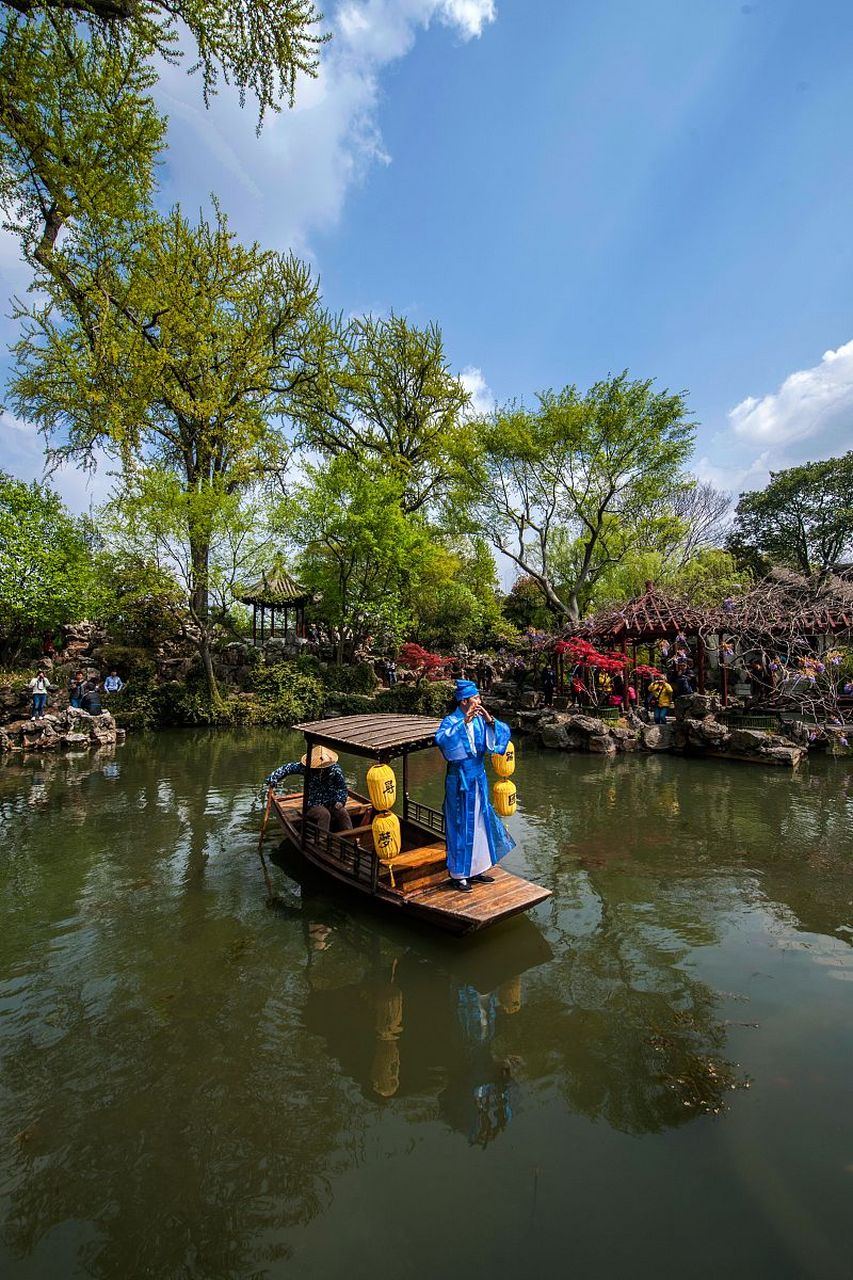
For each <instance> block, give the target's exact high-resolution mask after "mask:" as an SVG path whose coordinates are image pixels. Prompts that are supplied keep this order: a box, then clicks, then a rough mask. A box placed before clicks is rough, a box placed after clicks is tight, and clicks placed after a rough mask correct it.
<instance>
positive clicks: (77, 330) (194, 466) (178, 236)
mask: <svg viewBox="0 0 853 1280" xmlns="http://www.w3.org/2000/svg"><path fill="white" fill-rule="evenodd" d="M55 252H56V253H57V254H59V255H61V257H62V263H63V265H62V268H61V270H62V274H63V275H68V276H70V277H72V278H73V279H74V281H75V289H74V292H73V294H71V295H69V293H68V291H67V289H66V288H65V287H64V286H63V284H62V283H61V282H56V283H55V282H54V281H53V280H52V279H48V282H47V288H48V300H47V302H46V303H45V304H44V305H43V306H41V307H34V308H30V309H29V310H28V311H26V312H24V313H22V314H21V317H20V318H21V320H22V324H23V334H22V337H21V339H20V341H19V342H18V344H17V346H16V348H15V354H16V361H17V364H16V371H15V375H14V380H13V383H12V397H13V402H14V404H15V406H16V408H17V410H18V412H19V413H21V414H22V415H23V416H24V417H26V418H28V419H29V420H30V421H33V422H35V423H37V424H38V426H39V427H40V428H41V429H42V431H43V432H44V433H45V436H46V438H47V443H48V447H49V453H50V457H51V458H52V460H53V461H54V462H56V463H60V462H62V461H64V460H66V459H68V460H73V461H75V462H77V463H81V464H83V465H87V466H92V465H95V463H96V461H97V460H98V458H99V456H100V455H102V454H103V455H106V456H107V458H109V459H111V460H112V461H113V462H115V463H117V464H118V469H119V474H120V484H121V486H122V489H123V491H124V494H125V496H126V498H132V499H133V510H134V519H135V520H136V521H141V522H143V523H144V518H145V512H146V510H147V511H149V512H150V516H151V519H150V525H151V529H152V530H153V531H155V532H156V530H157V529H165V528H167V526H168V536H169V537H170V538H172V539H174V538H175V537H176V536H178V534H180V536H181V537H182V538H183V539H184V541H185V543H186V547H187V549H188V564H189V570H188V575H187V604H188V607H189V608H190V610H191V612H192V615H193V618H194V620H195V622H196V624H197V626H198V628H199V630H200V634H201V637H202V639H201V653H202V657H203V660H204V664H205V668H206V670H207V673H208V678H209V681H210V687H211V692H212V695H213V696H214V698H216V696H217V695H216V691H215V681H214V679H213V668H212V662H211V657H210V627H209V620H208V599H209V587H210V579H209V573H210V555H211V544H212V541H213V539H214V537H215V534H216V532H217V529H218V528H220V527H221V523H222V521H223V520H224V519H226V518H227V512H228V510H229V507H231V508H233V505H234V497H235V495H239V494H240V493H243V492H246V491H248V490H250V489H251V488H252V487H253V486H255V485H257V484H258V483H259V482H262V481H264V480H265V479H271V478H273V479H274V478H275V477H276V476H277V475H279V474H280V471H281V468H282V466H283V465H284V462H285V460H286V456H287V451H288V445H287V442H286V440H285V438H284V435H283V433H282V431H281V430H280V429H278V427H276V426H275V425H271V424H274V423H276V422H277V421H280V418H281V415H283V414H286V413H287V412H288V411H289V409H290V408H291V406H292V402H293V399H294V397H295V396H297V395H298V394H299V393H300V391H301V389H302V388H303V387H304V386H306V385H308V384H310V383H311V381H312V380H313V379H314V378H316V376H317V351H318V348H319V346H320V345H321V344H320V337H321V335H322V331H323V324H324V321H323V317H322V314H321V313H320V311H319V304H318V293H317V285H316V282H315V280H314V279H313V277H312V274H311V271H310V269H309V268H308V267H307V266H305V265H304V264H303V263H302V262H300V261H298V260H297V259H296V258H294V257H293V256H285V255H283V254H280V253H275V252H272V251H269V250H262V249H261V248H260V247H259V246H258V245H256V244H253V245H250V246H248V247H247V246H244V245H242V244H240V243H239V241H237V240H236V238H235V237H234V235H233V234H232V233H231V232H230V230H229V228H228V224H227V220H226V218H225V216H224V215H223V214H222V213H221V212H220V211H219V210H217V211H216V216H215V217H214V219H213V220H212V221H207V220H205V219H201V220H200V221H199V222H198V223H197V224H196V225H192V224H190V223H189V222H188V221H187V220H186V219H185V218H184V217H183V215H182V214H181V212H180V211H179V210H175V211H174V212H172V213H171V214H170V215H169V216H168V217H166V218H164V219H159V218H154V217H150V218H148V219H145V220H144V221H143V222H141V223H140V224H138V225H136V226H135V227H134V228H133V229H132V232H131V233H129V234H128V237H127V238H126V239H125V240H124V241H123V242H120V243H117V239H116V235H115V232H114V231H113V232H111V233H110V234H109V235H100V234H98V232H97V231H92V232H91V233H88V234H83V233H78V234H77V235H76V236H75V238H74V242H73V250H70V251H67V250H65V249H64V248H62V247H60V248H58V249H57V250H55ZM167 513H168V519H166V515H167Z"/></svg>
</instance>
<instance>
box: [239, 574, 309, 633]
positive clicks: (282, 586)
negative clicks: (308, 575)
mask: <svg viewBox="0 0 853 1280" xmlns="http://www.w3.org/2000/svg"><path fill="white" fill-rule="evenodd" d="M235 594H236V593H235ZM237 599H238V600H239V601H240V603H241V604H249V605H251V606H252V644H255V645H257V644H261V645H262V644H263V643H264V624H265V622H266V621H267V620H268V621H269V631H268V638H270V639H271V638H272V637H274V636H275V635H279V636H281V637H283V638H284V639H285V640H287V639H289V638H290V637H291V636H292V637H294V638H300V639H301V638H303V637H304V635H305V606H306V604H307V603H308V601H309V600H310V599H311V595H310V593H309V592H307V591H306V590H305V588H304V587H301V586H300V585H299V583H298V582H297V581H296V580H295V579H294V578H292V577H291V576H290V574H289V573H288V572H287V571H286V569H284V567H283V566H282V565H280V564H279V565H276V566H275V567H274V568H272V569H271V570H270V572H269V573H264V574H262V575H261V577H260V580H259V581H258V582H256V583H255V584H254V585H253V586H250V587H246V588H245V589H244V590H243V591H242V592H241V593H240V594H239V595H237ZM276 619H278V630H277V631H276ZM259 623H260V625H259ZM282 624H283V625H282Z"/></svg>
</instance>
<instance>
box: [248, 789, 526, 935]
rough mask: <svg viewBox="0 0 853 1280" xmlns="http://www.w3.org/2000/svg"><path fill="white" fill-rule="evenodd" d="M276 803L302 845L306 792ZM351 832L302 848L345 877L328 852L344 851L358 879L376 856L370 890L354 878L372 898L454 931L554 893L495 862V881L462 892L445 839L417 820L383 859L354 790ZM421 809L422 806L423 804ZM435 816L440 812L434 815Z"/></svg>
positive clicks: (367, 810)
mask: <svg viewBox="0 0 853 1280" xmlns="http://www.w3.org/2000/svg"><path fill="white" fill-rule="evenodd" d="M273 808H274V810H275V811H276V813H277V815H278V817H279V820H280V821H281V823H282V825H283V826H284V828H285V831H286V832H287V833H288V834H289V835H290V837H291V839H292V841H293V844H294V846H295V847H296V848H299V847H300V832H301V827H302V811H301V810H302V795H301V793H293V792H291V793H288V794H284V795H276V796H274V797H273ZM347 808H348V809H349V811H350V814H351V817H352V820H353V826H354V828H356V829H355V830H354V831H353V832H351V833H350V832H338V833H336V834H331V838H330V839H329V838H324V840H325V849H321V848H318V847H317V846H316V844H315V842H314V841H313V840H312V841H311V842H310V843H309V845H308V846H307V847H306V848H303V849H302V852H303V853H304V854H306V855H307V856H308V857H309V858H310V859H311V861H313V862H314V863H315V864H318V865H320V866H322V867H323V869H325V870H327V871H330V872H331V873H332V874H333V875H336V876H337V877H338V878H339V879H344V878H349V876H344V875H343V874H342V872H343V871H344V863H343V862H342V860H341V859H340V857H337V858H336V857H334V856H332V857H330V856H329V855H330V853H332V851H334V850H337V851H338V854H340V852H341V851H342V850H345V851H346V854H345V856H346V858H347V864H346V865H347V869H348V870H349V871H352V870H353V867H354V869H355V877H356V880H357V881H358V877H359V874H360V873H362V872H363V866H364V860H366V859H368V860H369V859H373V862H372V865H373V867H374V873H373V879H372V889H369V886H368V884H367V882H366V881H365V879H364V878H363V877H362V879H361V880H360V881H359V882H357V883H355V887H356V888H360V889H361V890H362V891H367V890H369V891H371V892H372V895H373V896H374V898H376V899H378V900H379V901H381V902H384V903H386V904H387V905H388V906H394V907H398V908H403V909H406V910H408V911H410V912H411V913H412V914H413V915H416V916H420V917H422V918H424V919H429V920H431V921H432V922H433V923H434V924H437V925H440V926H441V927H442V928H445V929H449V930H451V931H452V932H454V933H469V932H471V931H473V930H475V929H482V928H484V927H485V926H487V925H491V924H495V923H497V922H498V921H499V920H506V919H508V918H509V917H510V916H514V915H517V914H518V913H519V912H521V911H528V910H529V909H530V908H531V907H534V906H536V905H537V903H539V902H544V901H545V899H546V898H550V896H551V890H550V889H543V888H542V887H541V885H537V884H531V883H530V882H529V881H528V880H522V879H521V878H520V877H519V876H514V875H512V874H511V873H510V872H508V871H503V870H502V869H501V868H500V867H492V868H491V869H490V871H489V875H490V876H492V877H493V882H492V883H491V884H483V883H481V882H473V883H472V888H471V891H470V892H468V893H464V892H462V891H460V890H459V889H456V888H455V887H454V886H453V883H452V881H451V879H450V876H449V875H448V872H447V846H446V845H445V842H444V840H443V839H441V838H440V837H439V836H437V835H436V834H435V832H434V831H429V830H427V829H425V828H424V827H422V826H419V825H418V824H416V823H413V822H402V823H401V834H402V837H403V849H402V852H401V853H400V854H399V855H398V856H397V857H396V858H394V860H393V862H392V863H391V864H390V865H389V864H388V863H381V862H379V863H378V865H377V860H376V858H375V852H374V847H373V833H372V831H371V828H370V817H371V816H372V814H373V810H372V808H371V806H370V803H369V801H367V800H365V798H364V797H363V796H359V795H357V794H355V793H353V792H351V793H350V798H349V800H348V802H347ZM421 808H423V806H421ZM434 816H435V818H436V820H439V819H440V815H438V814H436V815H434Z"/></svg>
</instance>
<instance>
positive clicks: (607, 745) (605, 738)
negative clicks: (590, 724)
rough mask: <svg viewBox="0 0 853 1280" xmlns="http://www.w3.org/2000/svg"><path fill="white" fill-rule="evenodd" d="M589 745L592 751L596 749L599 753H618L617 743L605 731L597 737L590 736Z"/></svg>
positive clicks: (604, 754) (605, 754)
mask: <svg viewBox="0 0 853 1280" xmlns="http://www.w3.org/2000/svg"><path fill="white" fill-rule="evenodd" d="M588 747H589V750H590V751H594V752H596V753H597V754H598V755H603V756H612V755H615V754H616V743H615V742H614V740H613V739H612V738H611V737H610V736H609V735H608V734H604V733H603V734H599V735H598V736H597V737H594V738H590V739H589V742H588Z"/></svg>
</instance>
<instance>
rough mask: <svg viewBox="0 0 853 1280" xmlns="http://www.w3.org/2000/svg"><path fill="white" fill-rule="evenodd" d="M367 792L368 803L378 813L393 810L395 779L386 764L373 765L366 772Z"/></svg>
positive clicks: (395, 794) (392, 771) (395, 788)
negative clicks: (368, 796)
mask: <svg viewBox="0 0 853 1280" xmlns="http://www.w3.org/2000/svg"><path fill="white" fill-rule="evenodd" d="M367 790H368V793H369V795H370V803H371V804H372V805H373V807H374V809H376V811H377V812H378V813H384V812H385V810H386V809H393V808H394V803H395V801H396V799H397V779H396V778H395V776H394V770H393V769H392V768H391V767H390V766H389V765H387V764H375V765H373V766H372V767H371V768H370V769H368V771H367Z"/></svg>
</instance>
